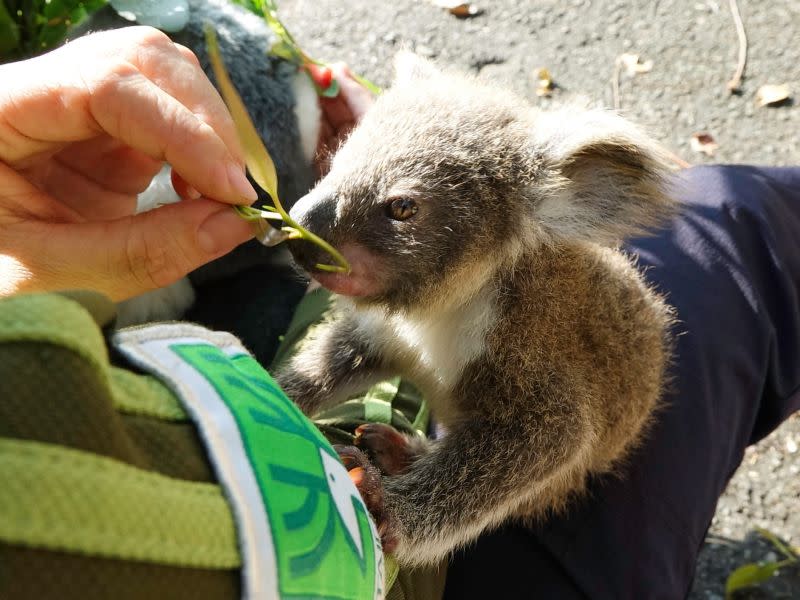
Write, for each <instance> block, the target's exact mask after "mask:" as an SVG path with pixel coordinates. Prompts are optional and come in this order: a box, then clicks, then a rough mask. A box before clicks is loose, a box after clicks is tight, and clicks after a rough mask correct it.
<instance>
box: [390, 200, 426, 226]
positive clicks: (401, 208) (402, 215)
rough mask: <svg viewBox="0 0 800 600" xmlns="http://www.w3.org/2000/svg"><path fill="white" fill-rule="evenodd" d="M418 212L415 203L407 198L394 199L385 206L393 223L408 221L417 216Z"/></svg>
mask: <svg viewBox="0 0 800 600" xmlns="http://www.w3.org/2000/svg"><path fill="white" fill-rule="evenodd" d="M418 210H419V207H418V206H417V203H416V202H414V201H413V200H410V199H408V198H396V199H395V200H392V201H391V202H390V203H389V204H388V205H387V206H386V211H387V213H388V215H389V217H390V218H392V219H394V220H395V221H405V220H406V219H410V218H411V217H413V216H414V215H415V214H417V211H418Z"/></svg>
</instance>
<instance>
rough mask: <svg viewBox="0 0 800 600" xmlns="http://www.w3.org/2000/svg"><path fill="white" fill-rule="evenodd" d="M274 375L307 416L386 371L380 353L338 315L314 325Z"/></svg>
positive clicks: (380, 376) (348, 394)
mask: <svg viewBox="0 0 800 600" xmlns="http://www.w3.org/2000/svg"><path fill="white" fill-rule="evenodd" d="M274 376H275V379H276V380H277V382H278V384H279V385H280V386H281V388H282V389H283V391H284V392H286V395H288V396H289V398H291V399H292V400H294V401H295V402H296V403H297V405H298V406H299V407H300V409H301V410H302V411H303V412H304V413H305V414H306V415H308V416H311V415H313V414H314V413H315V412H316V411H317V410H318V409H319V408H320V407H321V406H322V405H323V404H329V403H333V402H337V401H340V400H344V399H346V398H347V397H348V396H350V395H352V394H355V393H357V392H359V391H362V390H363V389H366V388H367V387H368V386H369V385H370V384H372V383H374V382H377V381H379V380H380V379H381V378H382V377H385V376H386V373H385V371H384V369H383V367H382V359H381V357H380V355H379V354H378V353H377V352H375V351H374V350H373V349H372V348H371V346H370V344H369V343H368V340H366V339H365V338H364V336H363V335H361V334H360V333H359V331H358V329H357V328H356V327H355V325H354V323H353V322H352V320H350V319H348V318H341V319H337V320H331V321H326V322H324V323H321V324H320V325H317V326H316V327H315V328H314V330H313V332H312V334H311V335H310V336H309V337H307V338H306V339H305V340H304V341H303V342H302V344H301V345H300V348H299V350H298V351H297V352H296V353H295V354H294V355H293V356H292V357H291V358H290V359H289V360H288V361H287V363H285V364H284V365H282V366H281V367H279V368H278V370H277V372H276V373H275V374H274Z"/></svg>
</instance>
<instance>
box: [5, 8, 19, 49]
mask: <svg viewBox="0 0 800 600" xmlns="http://www.w3.org/2000/svg"><path fill="white" fill-rule="evenodd" d="M18 47H19V25H17V23H16V22H15V21H14V19H12V18H11V15H9V14H8V10H7V9H6V5H5V2H2V1H1V0H0V58H3V57H4V56H7V55H9V54H11V52H12V51H13V50H16V49H17V48H18Z"/></svg>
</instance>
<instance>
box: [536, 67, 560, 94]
mask: <svg viewBox="0 0 800 600" xmlns="http://www.w3.org/2000/svg"><path fill="white" fill-rule="evenodd" d="M533 77H534V79H535V80H536V95H537V96H549V95H550V94H552V93H553V90H554V89H555V87H556V86H555V84H554V83H553V77H552V75H550V71H548V70H547V69H546V68H544V67H541V68H539V69H536V70H535V71H534V72H533Z"/></svg>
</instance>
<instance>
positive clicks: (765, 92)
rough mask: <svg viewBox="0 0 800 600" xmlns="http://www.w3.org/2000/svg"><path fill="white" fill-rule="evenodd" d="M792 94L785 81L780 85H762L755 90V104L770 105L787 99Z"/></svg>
mask: <svg viewBox="0 0 800 600" xmlns="http://www.w3.org/2000/svg"><path fill="white" fill-rule="evenodd" d="M791 95H792V93H791V91H790V90H789V86H788V85H786V84H785V83H783V84H781V85H771V84H767V85H762V86H761V87H760V88H758V91H757V92H756V104H758V105H759V106H772V105H775V104H780V103H781V102H783V101H785V100H788V99H789V97H790V96H791Z"/></svg>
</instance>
